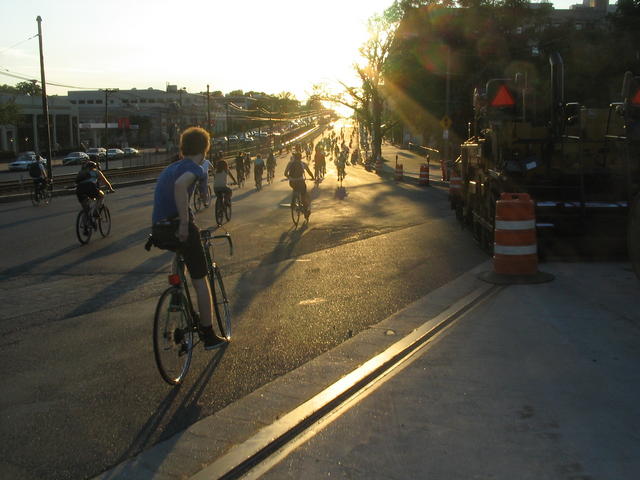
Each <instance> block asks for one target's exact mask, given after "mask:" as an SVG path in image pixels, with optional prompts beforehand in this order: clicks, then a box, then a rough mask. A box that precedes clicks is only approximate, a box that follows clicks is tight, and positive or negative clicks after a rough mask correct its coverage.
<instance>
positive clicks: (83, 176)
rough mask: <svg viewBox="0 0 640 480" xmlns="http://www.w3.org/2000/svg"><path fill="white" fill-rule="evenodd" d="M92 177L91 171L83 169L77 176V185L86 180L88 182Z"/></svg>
mask: <svg viewBox="0 0 640 480" xmlns="http://www.w3.org/2000/svg"><path fill="white" fill-rule="evenodd" d="M90 177H91V175H90V174H89V169H88V168H81V169H80V171H79V172H78V174H77V175H76V183H80V182H82V181H84V180H87V179H88V178H90Z"/></svg>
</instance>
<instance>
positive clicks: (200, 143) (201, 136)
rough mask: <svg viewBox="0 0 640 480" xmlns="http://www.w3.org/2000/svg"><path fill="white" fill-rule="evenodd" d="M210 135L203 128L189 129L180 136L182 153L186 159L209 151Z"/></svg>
mask: <svg viewBox="0 0 640 480" xmlns="http://www.w3.org/2000/svg"><path fill="white" fill-rule="evenodd" d="M209 147H210V142H209V133H208V132H207V131H206V130H205V129H204V128H201V127H189V128H187V129H186V130H185V131H184V132H182V135H180V152H181V153H182V155H183V156H184V157H189V156H191V155H198V154H199V153H203V154H205V155H206V153H207V152H208V151H209Z"/></svg>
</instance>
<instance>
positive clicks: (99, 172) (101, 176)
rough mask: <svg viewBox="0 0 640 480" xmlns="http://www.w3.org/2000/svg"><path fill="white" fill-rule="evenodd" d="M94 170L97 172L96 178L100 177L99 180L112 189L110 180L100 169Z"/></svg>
mask: <svg viewBox="0 0 640 480" xmlns="http://www.w3.org/2000/svg"><path fill="white" fill-rule="evenodd" d="M96 172H97V173H98V178H99V179H100V181H102V182H103V183H104V184H105V185H106V186H107V187H108V188H109V190H113V186H112V185H111V182H109V180H107V177H105V176H104V173H102V172H101V171H100V170H96Z"/></svg>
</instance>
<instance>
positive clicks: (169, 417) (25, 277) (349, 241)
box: [0, 125, 487, 479]
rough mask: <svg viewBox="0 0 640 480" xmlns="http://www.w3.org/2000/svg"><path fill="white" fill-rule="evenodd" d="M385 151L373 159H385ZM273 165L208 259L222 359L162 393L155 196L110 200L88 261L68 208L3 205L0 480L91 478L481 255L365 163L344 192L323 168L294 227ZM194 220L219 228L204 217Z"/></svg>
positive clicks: (444, 206)
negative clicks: (148, 247)
mask: <svg viewBox="0 0 640 480" xmlns="http://www.w3.org/2000/svg"><path fill="white" fill-rule="evenodd" d="M337 128H340V125H338V127H337ZM394 152H395V150H393V149H392V148H391V147H390V146H386V147H385V154H386V155H387V157H388V158H393V154H394ZM403 153H404V154H405V155H409V154H407V153H406V152H403ZM415 161H416V162H418V161H419V159H416V160H415ZM285 163H286V159H285V158H284V157H279V159H278V167H277V173H276V181H275V182H274V184H272V185H265V186H264V188H263V190H262V191H260V192H256V191H255V189H252V188H250V187H249V186H248V185H247V186H245V187H244V188H243V189H242V190H238V189H234V197H233V202H234V203H233V208H234V210H233V218H232V220H231V222H230V223H228V224H227V225H225V226H223V228H222V230H227V231H229V232H230V233H231V235H232V236H233V239H234V244H235V255H234V256H233V257H231V258H229V257H228V255H227V254H226V251H225V248H224V245H223V244H220V246H219V247H220V248H218V250H217V251H216V258H217V260H218V262H219V263H220V264H221V267H222V270H223V273H224V275H225V282H226V285H227V289H228V291H229V292H230V296H231V302H232V305H233V316H234V322H235V328H234V338H233V341H232V343H231V344H230V346H229V347H228V348H227V349H226V350H224V351H219V352H217V353H214V354H211V353H206V352H204V351H203V350H198V351H196V352H195V354H194V362H193V363H192V366H191V370H190V372H189V375H188V377H187V379H186V382H185V384H184V385H182V387H180V388H175V389H172V388H170V387H168V386H167V385H166V384H164V383H163V382H162V380H161V379H160V376H159V374H158V372H157V370H156V367H155V364H154V361H153V349H152V344H151V327H152V317H153V308H154V306H155V302H156V300H157V298H158V296H159V294H160V293H161V291H162V290H163V289H164V288H165V286H166V274H167V272H168V271H169V262H170V260H171V254H170V253H167V252H162V251H158V250H153V251H151V252H150V253H147V252H145V251H144V249H143V244H144V242H145V239H146V236H147V234H148V231H149V220H150V216H151V207H152V194H153V189H154V185H153V184H148V185H139V186H135V187H129V188H122V189H120V190H118V191H117V192H116V193H115V194H113V195H110V196H109V197H108V199H107V202H108V204H109V207H110V209H111V212H112V217H113V229H112V233H111V235H110V236H109V237H107V238H105V239H102V238H100V236H99V235H98V236H97V238H96V237H94V238H92V239H91V242H90V243H89V244H88V245H87V246H80V245H79V243H78V242H77V240H76V238H75V230H74V228H75V225H74V222H75V215H76V213H77V211H78V204H77V201H76V199H75V198H74V197H73V196H68V197H59V198H55V199H54V201H53V203H52V204H51V205H50V206H48V207H42V208H36V207H32V206H31V204H30V203H27V202H17V203H11V204H2V205H0V212H1V213H0V228H1V229H2V231H3V235H2V236H1V238H0V247H1V248H2V252H3V254H2V255H3V256H2V258H3V262H2V271H1V272H0V286H1V288H2V292H3V293H2V300H3V309H2V313H0V339H1V340H0V341H1V348H0V352H1V353H0V365H1V366H0V372H2V373H1V375H2V380H3V395H2V400H1V404H0V409H1V413H2V423H1V424H0V438H2V439H3V441H2V442H1V444H0V445H1V446H0V473H2V475H1V476H3V477H5V478H16V479H31V478H45V479H63V478H87V477H90V476H93V475H96V474H98V473H99V472H101V471H104V470H105V469H107V468H108V467H110V466H113V465H114V464H116V463H118V462H120V461H122V460H123V459H126V458H128V457H130V456H132V455H135V454H136V453H138V452H140V451H141V450H144V449H146V448H148V447H150V446H151V445H153V444H154V443H156V442H157V441H159V440H161V439H164V438H167V437H169V436H170V435H172V434H174V433H175V432H178V431H181V430H182V429H184V428H186V427H187V426H188V425H190V424H192V423H193V422H195V421H196V420H198V419H200V418H202V417H205V416H208V415H210V414H212V413H214V412H216V411H218V410H220V409H221V408H223V407H224V406H226V405H228V404H229V403H232V402H234V401H235V400H237V399H240V398H242V397H243V396H245V395H247V394H248V393H250V392H252V391H254V390H255V389H256V388H258V387H260V386H261V385H263V384H265V383H267V382H269V381H271V380H273V379H274V378H277V377H278V376H280V375H282V374H284V373H286V372H289V371H291V370H293V369H295V368H297V367H299V366H301V365H303V364H304V363H306V362H308V361H309V360H311V359H313V358H314V357H316V356H317V355H319V354H321V353H323V352H325V351H327V350H329V349H331V348H333V347H335V346H336V345H338V344H340V343H341V342H343V341H344V340H346V339H348V338H350V337H351V336H353V335H354V334H356V333H357V332H359V331H362V330H363V329H366V328H368V327H369V326H370V325H373V324H376V323H377V322H379V321H381V320H383V319H384V318H386V317H387V316H389V315H390V314H392V313H394V312H396V311H397V310H399V309H401V308H402V307H403V306H405V305H407V304H409V303H410V302H412V301H414V300H416V299H418V298H420V297H422V296H423V295H425V294H427V293H428V292H430V291H432V290H434V289H435V288H437V287H439V286H441V285H443V284H445V283H447V282H449V281H451V280H452V279H454V278H456V277H457V276H459V275H460V274H462V273H463V272H466V271H467V270H469V269H470V268H472V267H474V266H476V265H477V264H479V263H480V262H482V261H484V260H486V258H487V257H486V255H485V254H484V253H482V252H481V251H480V250H479V248H478V247H477V246H476V245H475V244H474V243H473V241H472V239H471V237H470V235H469V234H468V232H465V231H462V230H461V229H460V227H459V226H458V224H457V223H456V221H455V218H454V216H453V214H452V212H451V211H450V210H449V206H448V201H447V191H446V190H445V189H444V188H443V187H439V186H431V187H428V188H424V187H419V186H417V185H414V184H411V183H404V184H403V183H401V184H396V183H395V182H393V181H392V180H391V179H389V178H383V179H381V178H380V177H379V176H378V175H375V174H374V173H370V172H366V171H365V170H364V169H363V168H362V167H361V166H359V167H348V168H347V177H346V179H345V181H344V183H343V186H342V187H340V186H339V185H338V184H337V182H336V175H335V173H336V172H335V167H334V166H333V164H332V163H329V164H328V175H327V178H325V180H324V181H323V182H322V183H321V184H320V185H319V187H317V188H314V189H313V191H312V198H313V207H312V208H313V213H312V215H311V219H310V222H309V224H308V225H305V226H300V227H298V228H294V227H293V224H292V222H291V218H290V215H289V210H288V201H289V197H290V189H289V186H288V183H287V182H286V181H285V180H284V179H283V177H282V172H283V170H284V166H285ZM310 188H311V187H310ZM198 223H199V224H200V226H202V227H207V226H212V225H213V223H214V221H213V212H212V209H211V208H210V209H208V210H205V211H203V212H201V213H199V214H198ZM230 421H234V422H235V421H236V420H234V419H230ZM237 422H238V425H237V428H243V426H242V424H241V422H240V421H239V420H237Z"/></svg>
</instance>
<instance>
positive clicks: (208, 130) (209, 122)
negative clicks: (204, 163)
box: [207, 83, 213, 159]
mask: <svg viewBox="0 0 640 480" xmlns="http://www.w3.org/2000/svg"><path fill="white" fill-rule="evenodd" d="M207 132H209V139H211V101H210V98H209V84H208V83H207ZM212 150H213V149H212V148H210V149H209V159H211V155H212V154H213V151H212Z"/></svg>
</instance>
